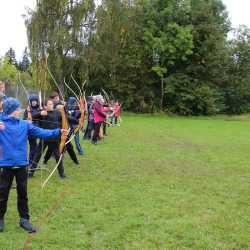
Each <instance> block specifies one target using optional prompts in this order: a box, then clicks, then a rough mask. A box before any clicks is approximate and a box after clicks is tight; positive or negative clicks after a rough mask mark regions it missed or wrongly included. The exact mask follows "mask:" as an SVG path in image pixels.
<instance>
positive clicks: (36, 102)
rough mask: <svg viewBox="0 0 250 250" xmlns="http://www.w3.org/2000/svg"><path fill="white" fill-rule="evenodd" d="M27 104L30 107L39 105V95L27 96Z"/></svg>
mask: <svg viewBox="0 0 250 250" xmlns="http://www.w3.org/2000/svg"><path fill="white" fill-rule="evenodd" d="M29 105H30V106H31V107H32V108H38V107H39V97H38V96H37V95H32V96H31V97H30V98H29Z"/></svg>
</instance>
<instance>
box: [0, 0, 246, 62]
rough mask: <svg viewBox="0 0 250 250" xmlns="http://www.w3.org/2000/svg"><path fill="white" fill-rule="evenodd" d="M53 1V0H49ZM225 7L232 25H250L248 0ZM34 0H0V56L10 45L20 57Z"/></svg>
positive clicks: (230, 0) (235, 0) (227, 1)
mask: <svg viewBox="0 0 250 250" xmlns="http://www.w3.org/2000/svg"><path fill="white" fill-rule="evenodd" d="M51 1H53V0H51ZM222 1H223V2H224V4H225V5H226V7H227V10H228V12H229V17H230V19H231V21H232V26H233V27H237V26H239V25H240V24H245V25H248V26H249V27H250V16H249V9H250V0H222ZM35 2H36V0H7V1H6V0H0V57H1V56H3V55H4V54H5V53H6V51H7V50H8V49H9V48H10V47H12V48H13V49H14V50H15V51H16V57H17V59H20V58H21V56H22V53H23V50H24V48H25V47H26V46H27V36H26V28H25V25H24V18H23V17H22V15H23V14H26V12H27V11H26V8H27V7H29V8H32V9H33V8H34V7H35Z"/></svg>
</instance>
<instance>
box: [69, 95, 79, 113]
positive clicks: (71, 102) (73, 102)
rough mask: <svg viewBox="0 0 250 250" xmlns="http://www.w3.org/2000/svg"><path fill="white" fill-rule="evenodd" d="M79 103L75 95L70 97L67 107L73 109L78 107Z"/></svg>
mask: <svg viewBox="0 0 250 250" xmlns="http://www.w3.org/2000/svg"><path fill="white" fill-rule="evenodd" d="M77 107H78V104H77V99H76V98H75V97H73V96H71V97H69V99H68V101H67V108H68V109H70V110H72V109H77Z"/></svg>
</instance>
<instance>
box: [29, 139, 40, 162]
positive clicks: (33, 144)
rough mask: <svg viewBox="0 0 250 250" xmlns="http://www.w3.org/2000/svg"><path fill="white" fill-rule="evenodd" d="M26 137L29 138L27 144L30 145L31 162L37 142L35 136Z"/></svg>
mask: <svg viewBox="0 0 250 250" xmlns="http://www.w3.org/2000/svg"><path fill="white" fill-rule="evenodd" d="M28 139H29V145H30V152H29V163H30V164H32V162H33V160H34V156H35V153H36V150H37V146H38V143H37V138H34V137H29V138H28Z"/></svg>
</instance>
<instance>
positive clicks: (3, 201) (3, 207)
mask: <svg viewBox="0 0 250 250" xmlns="http://www.w3.org/2000/svg"><path fill="white" fill-rule="evenodd" d="M14 177H15V179H16V184H17V186H16V189H17V208H18V212H19V216H20V218H24V219H27V220H29V218H30V217H29V208H28V195H27V168H26V167H21V168H1V169H0V219H3V218H4V215H5V213H6V211H7V203H8V198H9V192H10V188H11V184H12V182H13V179H14Z"/></svg>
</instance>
